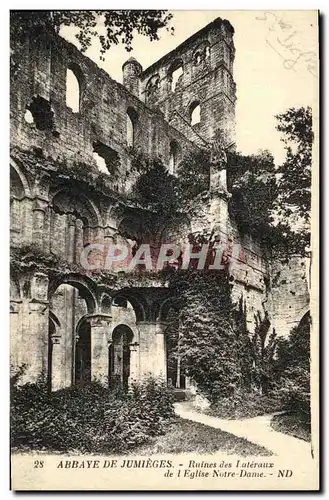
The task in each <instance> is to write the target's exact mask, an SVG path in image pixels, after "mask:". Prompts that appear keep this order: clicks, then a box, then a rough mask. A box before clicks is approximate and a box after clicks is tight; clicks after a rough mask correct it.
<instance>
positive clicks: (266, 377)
mask: <svg viewBox="0 0 329 500" xmlns="http://www.w3.org/2000/svg"><path fill="white" fill-rule="evenodd" d="M255 322H256V327H255V332H254V334H253V336H252V351H253V356H252V357H253V374H252V378H253V383H254V386H255V387H256V388H257V389H258V390H259V391H260V394H268V392H269V389H270V388H271V386H273V383H274V382H275V381H274V380H273V378H274V356H275V353H276V347H277V338H276V333H275V330H274V329H273V331H272V332H271V333H270V327H271V323H270V321H269V319H268V314H267V312H266V311H265V316H264V317H263V318H262V317H261V314H260V313H259V312H258V313H257V314H256V315H255Z"/></svg>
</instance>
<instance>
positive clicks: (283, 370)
mask: <svg viewBox="0 0 329 500" xmlns="http://www.w3.org/2000/svg"><path fill="white" fill-rule="evenodd" d="M310 325H311V318H310V314H309V313H307V314H306V315H305V316H304V318H303V319H302V321H301V322H300V323H299V325H298V326H297V327H294V328H293V329H292V330H291V332H290V334H289V336H288V338H287V339H280V341H279V342H278V350H277V360H276V365H277V372H278V374H279V376H280V377H281V389H280V395H281V397H282V402H283V405H284V408H285V409H286V410H288V411H289V412H293V413H295V414H297V416H298V417H299V418H300V419H301V420H302V421H303V422H305V423H307V424H309V423H310V358H311V352H310Z"/></svg>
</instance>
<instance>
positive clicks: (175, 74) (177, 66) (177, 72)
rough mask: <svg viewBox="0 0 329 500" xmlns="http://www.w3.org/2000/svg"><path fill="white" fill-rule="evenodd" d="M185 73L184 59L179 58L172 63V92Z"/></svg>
mask: <svg viewBox="0 0 329 500" xmlns="http://www.w3.org/2000/svg"><path fill="white" fill-rule="evenodd" d="M183 73H184V70H183V61H182V60H181V59H178V60H177V61H175V62H174V63H173V64H172V65H171V68H170V70H169V80H170V82H171V91H172V92H175V90H176V86H177V84H179V83H180V81H181V77H182V75H183Z"/></svg>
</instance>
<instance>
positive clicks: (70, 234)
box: [66, 214, 76, 263]
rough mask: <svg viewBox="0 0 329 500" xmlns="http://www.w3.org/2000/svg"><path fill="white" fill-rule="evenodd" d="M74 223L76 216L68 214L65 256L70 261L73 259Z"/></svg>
mask: <svg viewBox="0 0 329 500" xmlns="http://www.w3.org/2000/svg"><path fill="white" fill-rule="evenodd" d="M75 223H76V217H75V216H74V215H73V214H68V216H67V247H66V248H67V250H66V258H67V261H68V262H70V263H73V262H74V261H75Z"/></svg>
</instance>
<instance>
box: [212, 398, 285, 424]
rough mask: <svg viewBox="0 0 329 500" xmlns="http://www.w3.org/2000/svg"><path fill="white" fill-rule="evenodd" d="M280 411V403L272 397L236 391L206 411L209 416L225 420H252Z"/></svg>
mask: <svg viewBox="0 0 329 500" xmlns="http://www.w3.org/2000/svg"><path fill="white" fill-rule="evenodd" d="M279 410H281V402H280V400H279V399H278V397H275V396H274V395H270V396H267V395H261V394H259V393H256V392H250V393H248V392H245V391H239V392H238V391H237V393H236V394H235V396H234V397H231V398H223V399H221V400H220V402H219V403H216V404H213V405H212V406H211V407H210V408H209V409H208V410H207V413H208V414H209V415H213V416H216V417H219V418H225V419H226V418H227V419H242V418H253V417H257V416H259V415H265V414H267V413H273V412H276V411H279Z"/></svg>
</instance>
